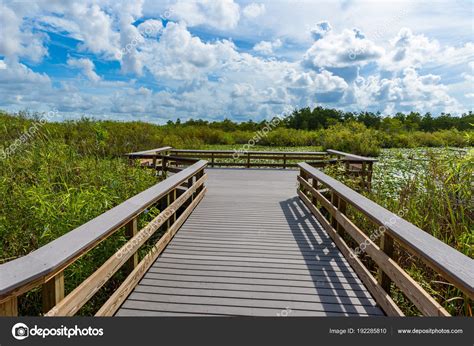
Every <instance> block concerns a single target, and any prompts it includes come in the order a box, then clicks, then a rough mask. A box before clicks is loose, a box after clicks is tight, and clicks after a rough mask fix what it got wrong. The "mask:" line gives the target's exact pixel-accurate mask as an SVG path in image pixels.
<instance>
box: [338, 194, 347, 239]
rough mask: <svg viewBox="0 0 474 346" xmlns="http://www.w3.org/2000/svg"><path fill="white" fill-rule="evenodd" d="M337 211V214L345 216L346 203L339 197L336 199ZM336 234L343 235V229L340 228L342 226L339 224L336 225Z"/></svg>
mask: <svg viewBox="0 0 474 346" xmlns="http://www.w3.org/2000/svg"><path fill="white" fill-rule="evenodd" d="M337 209H338V210H339V212H340V213H341V214H346V211H347V202H346V201H345V200H344V199H342V198H341V197H339V198H338V207H337ZM337 232H338V233H339V235H343V234H344V227H342V225H341V224H340V223H339V222H338V223H337Z"/></svg>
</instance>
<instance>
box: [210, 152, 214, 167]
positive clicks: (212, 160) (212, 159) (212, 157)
mask: <svg viewBox="0 0 474 346" xmlns="http://www.w3.org/2000/svg"><path fill="white" fill-rule="evenodd" d="M211 167H214V152H212V153H211Z"/></svg>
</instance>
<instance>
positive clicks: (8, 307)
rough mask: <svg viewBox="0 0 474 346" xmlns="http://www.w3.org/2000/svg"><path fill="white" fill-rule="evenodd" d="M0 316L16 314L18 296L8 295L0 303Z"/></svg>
mask: <svg viewBox="0 0 474 346" xmlns="http://www.w3.org/2000/svg"><path fill="white" fill-rule="evenodd" d="M0 316H13V317H14V316H18V298H17V297H16V296H13V297H9V298H8V299H7V300H5V301H4V302H2V303H0Z"/></svg>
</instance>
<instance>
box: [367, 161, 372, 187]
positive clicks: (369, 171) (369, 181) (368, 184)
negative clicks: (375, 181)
mask: <svg viewBox="0 0 474 346" xmlns="http://www.w3.org/2000/svg"><path fill="white" fill-rule="evenodd" d="M372 169H373V162H369V163H368V169H367V190H368V191H370V190H371V189H372Z"/></svg>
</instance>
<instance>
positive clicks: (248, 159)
mask: <svg viewBox="0 0 474 346" xmlns="http://www.w3.org/2000/svg"><path fill="white" fill-rule="evenodd" d="M247 168H250V152H247Z"/></svg>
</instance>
